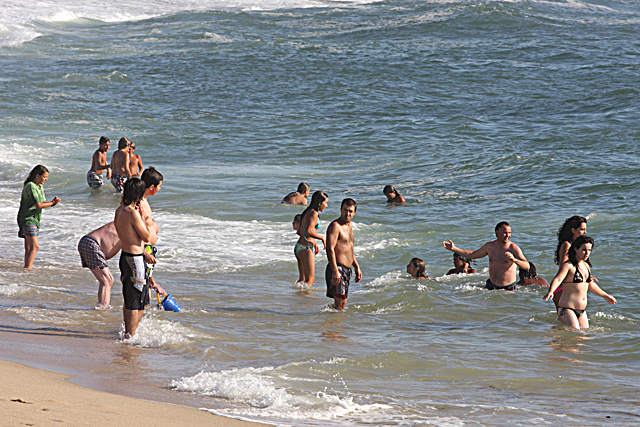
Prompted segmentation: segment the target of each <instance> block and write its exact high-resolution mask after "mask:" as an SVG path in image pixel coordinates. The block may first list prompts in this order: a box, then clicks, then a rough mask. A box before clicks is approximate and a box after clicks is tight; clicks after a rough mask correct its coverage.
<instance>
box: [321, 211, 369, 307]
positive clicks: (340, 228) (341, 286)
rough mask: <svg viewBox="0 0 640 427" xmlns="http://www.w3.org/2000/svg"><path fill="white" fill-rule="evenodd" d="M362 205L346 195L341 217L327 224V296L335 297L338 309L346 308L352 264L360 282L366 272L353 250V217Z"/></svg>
mask: <svg viewBox="0 0 640 427" xmlns="http://www.w3.org/2000/svg"><path fill="white" fill-rule="evenodd" d="M357 208H358V205H357V204H356V201H355V200H353V199H344V200H343V201H342V204H341V205H340V218H338V219H336V220H334V221H333V222H331V224H329V227H328V228H327V237H326V239H327V260H328V261H329V264H327V269H326V271H325V273H324V278H325V281H326V282H327V297H329V298H333V306H334V308H335V309H336V310H340V311H344V309H345V307H346V306H347V296H348V295H349V281H350V280H351V266H353V267H354V269H355V272H356V283H357V282H359V281H360V279H362V272H361V271H360V266H359V265H358V261H356V255H355V254H354V252H353V240H354V239H353V228H352V227H351V220H352V219H353V216H354V215H355V214H356V210H357Z"/></svg>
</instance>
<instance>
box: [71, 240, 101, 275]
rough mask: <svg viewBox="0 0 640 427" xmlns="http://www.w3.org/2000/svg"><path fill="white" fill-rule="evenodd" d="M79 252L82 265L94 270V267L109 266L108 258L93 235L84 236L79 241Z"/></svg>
mask: <svg viewBox="0 0 640 427" xmlns="http://www.w3.org/2000/svg"><path fill="white" fill-rule="evenodd" d="M78 252H79V253H80V261H82V266H83V267H84V268H88V269H90V270H93V269H94V268H100V269H103V268H107V267H108V265H107V258H106V257H105V256H104V253H103V252H102V248H101V247H100V245H99V244H98V241H97V240H96V239H94V238H93V237H91V236H82V239H80V241H79V242H78Z"/></svg>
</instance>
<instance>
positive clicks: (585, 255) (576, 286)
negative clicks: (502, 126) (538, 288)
mask: <svg viewBox="0 0 640 427" xmlns="http://www.w3.org/2000/svg"><path fill="white" fill-rule="evenodd" d="M592 248H593V239H592V238H591V237H589V236H587V235H584V236H579V237H577V238H576V239H575V240H574V241H573V243H572V244H571V247H570V248H569V254H568V256H569V259H568V260H567V261H565V262H564V263H562V264H561V265H560V269H559V270H558V274H556V277H555V278H554V279H553V281H552V282H551V287H550V288H549V292H547V294H546V295H545V296H544V298H543V299H544V300H545V301H549V300H550V299H551V298H552V297H553V291H554V290H555V289H556V288H557V287H558V286H560V284H562V287H563V288H564V291H563V292H562V296H561V297H560V301H559V303H558V319H559V320H560V321H562V322H564V323H566V324H568V325H571V326H572V327H574V328H576V329H581V328H583V329H584V328H588V327H589V318H588V317H587V313H586V308H587V291H591V292H593V293H594V294H596V295H598V296H599V297H602V298H604V299H605V301H607V302H608V303H609V304H615V303H616V299H615V298H614V297H612V296H611V295H609V294H608V293H606V292H605V291H603V290H602V289H600V286H598V285H597V284H596V282H595V280H594V279H593V277H591V261H590V260H589V255H591V249H592Z"/></svg>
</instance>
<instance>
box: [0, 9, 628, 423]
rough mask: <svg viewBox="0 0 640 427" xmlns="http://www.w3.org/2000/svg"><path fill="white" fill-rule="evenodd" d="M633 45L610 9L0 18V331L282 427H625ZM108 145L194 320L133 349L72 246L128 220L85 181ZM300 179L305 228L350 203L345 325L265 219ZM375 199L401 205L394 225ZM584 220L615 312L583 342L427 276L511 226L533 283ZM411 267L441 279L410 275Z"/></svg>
mask: <svg viewBox="0 0 640 427" xmlns="http://www.w3.org/2000/svg"><path fill="white" fill-rule="evenodd" d="M639 23H640V8H638V6H637V5H636V4H635V3H631V2H623V1H600V2H584V1H546V2H542V1H515V2H506V1H457V2H456V1H430V2H429V1H418V2H415V1H414V2H406V1H405V2H399V1H383V2H301V1H299V2H295V1H282V2H280V1H273V2H257V1H255V0H254V1H253V2H252V1H246V2H235V3H234V2H226V3H223V2H212V1H203V2H198V3H197V4H195V3H191V2H171V3H170V4H169V3H165V2H163V1H158V0H156V1H150V2H145V4H144V5H142V6H141V5H137V4H134V3H131V4H124V5H123V4H121V3H118V4H116V3H115V2H113V3H106V4H105V3H100V4H98V3H97V2H95V3H94V2H91V1H89V2H75V1H72V0H67V1H64V2H56V3H55V4H54V3H46V2H43V3H42V4H40V8H39V9H38V10H32V8H31V6H30V5H29V4H28V3H27V2H24V1H23V0H21V1H19V0H9V1H8V3H7V4H6V5H3V7H2V9H1V10H0V60H1V61H2V65H3V68H2V70H3V71H2V73H1V74H0V128H1V129H2V132H1V134H0V200H2V201H3V203H2V205H1V206H0V212H1V215H0V247H2V249H3V251H2V257H1V258H0V325H1V328H2V330H3V331H9V332H11V333H13V332H15V333H16V334H17V333H18V332H17V331H20V332H21V333H22V332H26V333H29V334H32V335H35V336H37V334H39V333H41V332H43V331H55V332H56V333H59V334H61V335H73V336H86V337H90V338H91V339H89V338H87V339H86V342H87V344H86V345H87V347H91V346H92V343H93V342H95V341H96V340H99V341H100V342H106V343H111V344H113V345H114V346H116V348H131V347H134V348H136V349H139V352H138V353H136V354H138V356H137V357H138V360H139V363H140V364H141V365H142V366H146V367H148V368H149V369H152V368H154V367H157V364H156V361H157V360H161V361H162V363H163V369H162V372H161V374H156V376H155V378H154V379H153V381H154V384H156V382H157V383H158V384H159V385H160V387H163V388H165V389H167V390H168V391H169V396H175V398H172V397H170V398H169V399H168V400H172V401H173V399H175V401H181V399H183V396H186V395H187V394H188V395H189V396H190V399H191V398H192V399H195V402H196V403H195V404H194V405H196V406H198V407H204V408H209V409H211V410H213V411H217V412H218V413H223V414H227V415H233V416H242V417H248V418H250V419H255V420H260V421H263V422H269V423H272V424H276V425H282V426H300V425H309V426H334V425H341V426H345V425H346V426H362V425H397V426H423V425H439V426H462V425H505V426H512V425H527V426H528V425H542V424H550V423H559V422H562V423H563V424H565V425H574V426H584V425H611V424H614V425H636V424H637V423H638V419H639V418H638V417H639V416H640V413H639V412H638V410H637V407H638V403H639V402H638V396H639V394H638V392H639V389H638V385H637V384H638V383H639V381H638V380H639V378H638V370H639V367H640V366H639V362H638V360H639V359H640V358H639V355H640V340H639V338H638V334H637V327H636V325H637V324H638V319H640V304H639V303H638V296H639V295H638V294H639V292H638V290H637V287H636V286H635V283H634V281H635V280H636V278H637V276H638V273H640V269H639V268H638V267H637V261H636V260H635V242H636V240H635V239H636V238H637V237H638V232H637V227H638V223H639V222H640V218H639V216H638V213H637V212H638V207H639V204H638V201H637V200H638V197H639V192H638V188H639V184H640V182H639V181H640V174H639V173H638V163H639V159H638V156H637V148H636V146H637V141H638V138H639V136H640V132H639V131H638V126H637V117H638V112H639V104H638V101H637V98H638V89H637V88H638V87H639V86H640V73H639V71H640V66H639V64H640V45H639V44H638V41H637V37H636V35H637V34H638V26H639ZM100 135H105V136H107V137H109V138H110V139H111V140H112V142H114V143H115V142H116V141H117V140H118V139H119V138H120V137H121V136H127V137H129V138H130V139H131V140H133V141H134V142H135V143H136V146H137V150H136V153H137V154H140V155H141V156H142V159H143V162H144V164H145V165H146V166H148V165H153V166H155V167H156V168H157V169H158V170H160V171H161V172H162V173H163V175H164V177H165V180H164V183H163V186H162V190H161V191H160V193H159V194H158V195H156V196H154V197H153V198H151V200H150V202H151V206H152V208H153V210H154V217H155V218H156V219H157V221H158V223H159V225H160V229H161V232H160V239H159V242H158V248H159V250H160V254H159V260H160V263H159V265H158V267H157V269H156V273H155V275H156V279H157V280H158V282H159V283H160V284H162V285H163V286H164V287H165V289H167V290H168V291H169V292H171V293H172V294H173V295H174V297H175V298H176V300H177V301H178V302H179V303H180V304H181V305H182V307H183V308H184V309H185V310H184V311H183V312H181V313H179V314H176V313H165V312H161V311H158V310H153V309H152V310H148V313H147V314H146V315H145V317H144V319H143V321H142V324H141V329H140V330H139V333H138V334H137V336H136V337H135V338H134V339H133V340H130V341H124V342H123V341H121V340H120V335H119V331H120V323H121V314H120V310H121V304H122V297H121V294H120V286H119V284H118V283H117V282H116V284H114V289H113V292H112V301H113V305H114V308H113V309H112V310H108V311H97V310H93V309H92V307H93V305H94V303H95V301H96V292H97V284H96V282H95V280H94V278H93V276H92V275H91V273H90V272H89V271H87V270H86V269H84V270H83V269H82V268H81V266H80V261H79V257H78V255H77V250H76V245H77V242H78V240H79V239H80V237H81V236H82V235H84V234H85V233H87V232H89V231H91V230H93V229H95V228H98V227H99V226H101V225H102V224H104V223H106V222H108V221H110V220H111V219H112V217H113V212H114V210H115V208H116V207H117V206H118V203H119V196H118V195H117V194H115V193H114V192H113V189H112V187H111V186H110V185H109V184H108V185H107V186H105V187H104V188H103V189H101V190H99V191H92V190H91V189H89V188H88V186H87V184H86V181H85V174H86V171H87V170H88V168H89V165H90V157H91V154H92V153H93V151H94V150H95V149H96V148H97V141H98V138H99V137H100ZM113 151H114V150H113V149H112V150H111V152H110V154H111V153H113ZM38 163H42V164H45V165H46V166H47V167H48V168H49V170H50V179H49V181H48V182H47V183H46V185H45V192H46V194H47V196H48V198H49V199H50V198H52V197H53V196H58V197H60V198H61V199H62V203H61V204H60V205H58V206H57V207H55V208H52V209H47V210H45V211H44V214H43V221H42V231H41V237H40V244H41V248H40V251H39V252H38V256H37V258H36V263H35V267H36V269H35V270H34V272H32V273H23V272H22V269H21V268H20V267H21V265H22V264H21V262H22V257H23V249H22V242H21V240H19V239H18V238H17V237H16V234H17V227H16V224H15V215H16V213H17V210H18V205H19V197H20V196H19V195H20V191H21V184H22V181H23V180H24V179H25V177H26V175H27V173H28V171H29V170H30V169H31V168H32V167H33V166H34V165H35V164H38ZM300 181H306V182H308V183H309V184H310V185H311V188H312V191H315V190H323V191H326V192H327V193H328V194H329V198H330V199H329V207H328V209H327V210H326V211H325V213H323V214H322V216H321V219H322V223H323V227H322V229H321V232H322V233H324V232H325V231H326V226H327V225H328V224H329V222H330V221H331V220H332V219H335V218H337V217H338V215H339V212H338V210H339V209H338V208H339V203H340V200H342V198H344V197H353V198H354V199H356V200H357V202H358V211H357V214H356V217H355V219H354V232H355V238H356V245H355V251H356V256H357V258H358V260H359V263H360V265H361V267H362V270H363V273H364V277H363V280H362V282H361V283H359V284H352V287H351V290H350V297H349V302H348V309H347V311H346V313H334V312H332V311H331V310H329V309H327V308H326V305H327V304H328V303H329V300H328V299H327V298H326V297H325V296H324V290H323V287H324V280H323V278H322V275H323V272H324V267H325V265H326V256H325V254H324V252H321V254H320V255H319V256H318V257H317V259H316V262H317V266H316V270H317V275H316V278H317V281H316V285H315V287H314V288H313V289H297V288H294V287H293V284H294V282H295V281H296V279H297V268H296V262H295V259H294V257H293V245H294V243H295V241H296V236H295V234H294V233H293V231H292V230H291V220H292V218H293V216H294V215H295V214H296V213H299V212H300V211H301V210H302V209H300V208H299V207H295V206H283V205H281V204H280V200H281V199H282V197H283V196H284V195H285V194H287V193H288V192H290V191H293V190H295V187H296V186H297V184H298V183H299V182H300ZM386 184H393V185H395V186H396V187H397V188H398V190H399V191H400V192H401V193H402V194H403V195H404V196H405V197H406V198H407V202H408V203H407V205H406V206H401V207H389V206H387V205H386V204H385V197H384V195H383V194H382V188H383V187H384V185H386ZM576 214H577V215H583V216H587V217H588V219H589V229H588V230H589V235H591V236H592V237H594V239H595V241H596V244H595V248H594V252H593V255H592V262H593V264H594V268H593V272H594V275H595V276H596V277H598V279H599V280H600V286H601V287H602V288H603V289H605V290H606V291H607V292H608V293H610V294H612V295H614V296H615V297H616V298H617V299H618V304H616V305H615V306H609V305H607V304H606V302H605V301H604V300H603V299H601V298H598V297H595V296H594V295H590V301H589V306H588V310H587V311H588V314H589V317H590V321H591V325H592V327H591V329H590V330H589V331H586V332H575V331H571V330H570V329H568V328H566V327H564V326H563V325H561V324H559V323H558V322H557V321H556V320H555V314H554V312H553V306H552V304H550V303H548V302H547V303H545V302H543V301H542V296H543V294H544V292H545V291H544V290H543V289H541V288H535V287H532V288H527V289H520V290H518V291H516V292H514V293H500V292H489V291H485V290H484V289H483V284H484V281H485V280H486V278H487V277H488V261H487V259H486V258H485V259H481V260H478V261H477V263H476V264H475V267H476V268H477V270H478V272H479V273H477V274H473V275H467V276H445V275H444V274H445V273H446V272H447V271H448V270H449V269H450V268H452V261H451V253H450V252H448V251H446V250H444V249H443V248H442V244H441V242H442V240H444V239H452V240H453V241H454V242H455V243H456V245H458V246H460V247H462V248H466V249H476V248H478V247H480V246H481V245H482V244H483V243H485V242H486V241H488V240H491V239H493V238H494V236H493V227H494V226H495V224H496V223H497V222H499V221H503V220H506V221H508V222H509V223H510V224H511V225H512V228H513V236H512V240H513V241H514V242H515V243H517V244H518V245H519V246H520V247H521V248H522V250H523V252H524V254H525V256H526V257H527V259H528V260H530V261H532V262H534V263H535V264H536V266H537V269H538V272H539V274H540V275H542V276H543V277H545V278H546V279H547V280H549V281H550V280H551V279H552V278H553V276H554V274H555V272H556V266H555V265H554V264H553V251H554V249H555V245H556V242H555V238H556V237H555V233H556V231H557V229H558V227H559V226H560V225H561V224H562V222H563V221H564V219H565V218H567V217H569V216H572V215H576ZM414 256H417V257H420V258H422V259H424V260H425V262H426V264H427V271H428V273H429V275H430V276H431V277H433V278H434V279H433V280H420V281H416V280H410V279H409V277H408V275H407V274H406V273H404V269H405V266H406V264H407V263H408V262H409V260H410V259H411V258H412V257H414ZM110 267H111V270H112V271H113V272H114V273H116V274H115V275H116V279H117V278H118V274H117V273H118V267H117V259H113V260H111V261H110ZM12 331H13V332H12ZM47 345H48V344H47ZM42 351H44V352H45V353H46V354H50V355H54V354H56V351H55V350H52V349H51V347H47V346H45V345H44V344H43V350H42ZM136 351H138V350H136ZM3 352H4V354H6V353H7V352H9V353H10V349H7V348H6V347H5V348H4V349H3ZM47 352H48V353H47ZM96 363H97V362H96ZM83 375H85V376H86V377H87V378H90V377H92V376H94V377H97V376H99V374H97V373H96V370H92V369H91V368H87V369H86V371H85V372H84V373H83ZM104 381H105V382H103V384H107V385H102V386H98V387H102V388H106V389H108V388H109V387H110V386H109V385H108V381H109V377H108V375H107V376H106V378H105V379H104ZM112 381H115V379H112ZM149 381H151V380H149ZM96 382H97V383H99V382H98V381H96ZM607 417H610V418H607Z"/></svg>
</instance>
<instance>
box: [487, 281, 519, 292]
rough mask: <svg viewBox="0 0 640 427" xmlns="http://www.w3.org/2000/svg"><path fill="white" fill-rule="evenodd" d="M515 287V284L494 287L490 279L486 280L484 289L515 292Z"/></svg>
mask: <svg viewBox="0 0 640 427" xmlns="http://www.w3.org/2000/svg"><path fill="white" fill-rule="evenodd" d="M517 286H518V284H517V283H515V282H514V283H512V284H510V285H507V286H496V285H494V284H493V282H492V281H491V279H487V286H485V287H486V288H487V289H488V290H490V291H493V290H502V291H515V290H516V287H517Z"/></svg>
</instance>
